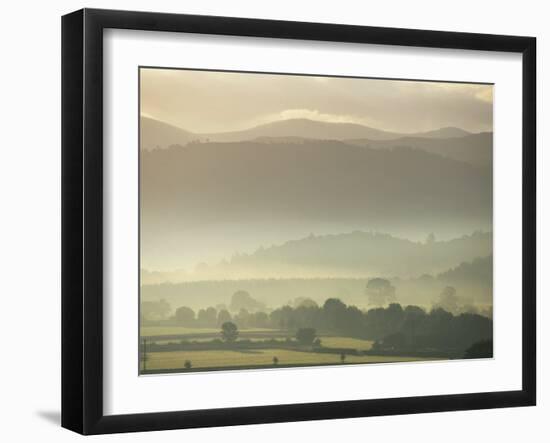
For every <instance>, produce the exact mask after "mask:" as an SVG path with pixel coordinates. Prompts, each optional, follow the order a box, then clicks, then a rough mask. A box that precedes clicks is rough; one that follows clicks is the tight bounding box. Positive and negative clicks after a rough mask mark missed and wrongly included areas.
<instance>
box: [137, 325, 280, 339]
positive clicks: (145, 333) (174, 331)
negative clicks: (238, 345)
mask: <svg viewBox="0 0 550 443" xmlns="http://www.w3.org/2000/svg"><path fill="white" fill-rule="evenodd" d="M270 331H274V329H262V328H251V329H242V330H241V332H243V333H248V332H270ZM219 332H220V328H186V327H185V326H142V328H141V330H140V334H141V336H142V337H155V336H158V335H185V334H212V333H219Z"/></svg>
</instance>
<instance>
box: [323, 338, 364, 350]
mask: <svg viewBox="0 0 550 443" xmlns="http://www.w3.org/2000/svg"><path fill="white" fill-rule="evenodd" d="M319 338H320V339H321V345H322V346H324V347H326V348H349V349H357V350H359V351H368V350H369V349H370V348H372V344H373V343H374V342H373V341H372V340H361V339H359V338H351V337H323V336H321V337H319Z"/></svg>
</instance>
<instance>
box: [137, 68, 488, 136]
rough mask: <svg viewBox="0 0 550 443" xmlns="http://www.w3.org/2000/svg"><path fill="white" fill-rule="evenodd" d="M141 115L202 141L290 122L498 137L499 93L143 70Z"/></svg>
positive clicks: (474, 87)
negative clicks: (493, 132)
mask: <svg viewBox="0 0 550 443" xmlns="http://www.w3.org/2000/svg"><path fill="white" fill-rule="evenodd" d="M140 75H141V114H142V115H143V116H147V117H151V118H154V119H157V120H161V121H164V122H166V123H170V124H172V125H175V126H178V127H180V128H183V129H185V130H188V131H191V132H194V133H216V132H226V131H238V130H243V129H248V128H251V127H254V126H257V125H259V124H264V123H269V122H273V121H278V120H283V119H290V118H309V119H312V120H320V121H328V122H346V123H359V124H363V125H366V126H371V127H374V128H377V129H382V130H385V131H392V132H400V133H414V132H423V131H430V130H434V129H439V128H442V127H447V126H456V127H459V128H462V129H465V130H467V131H470V132H482V131H491V130H492V126H493V121H492V115H493V112H492V108H493V86H492V85H483V84H466V83H444V82H439V83H436V82H422V81H402V80H385V79H383V80H381V79H365V78H359V79H357V78H337V77H314V76H297V75H273V74H255V73H231V72H216V71H212V72H208V71H191V70H179V69H156V68H155V69H151V68H142V69H141V72H140Z"/></svg>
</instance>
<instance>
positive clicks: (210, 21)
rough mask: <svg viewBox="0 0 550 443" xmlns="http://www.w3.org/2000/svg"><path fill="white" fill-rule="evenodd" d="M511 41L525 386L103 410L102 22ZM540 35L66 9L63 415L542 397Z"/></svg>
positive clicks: (84, 426) (257, 413)
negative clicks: (519, 72)
mask: <svg viewBox="0 0 550 443" xmlns="http://www.w3.org/2000/svg"><path fill="white" fill-rule="evenodd" d="M108 28H118V29H132V30H147V31H171V32H186V33H198V34H216V35H226V36H248V37H268V38H280V39H300V40H316V41H329V42H353V43H368V44H378V45H397V46H415V47H430V48H454V49H469V50H480V51H503V52H511V53H519V54H522V64H523V86H522V87H523V98H522V100H523V105H522V106H523V109H522V111H523V114H522V115H523V117H522V118H523V120H522V128H523V139H522V143H523V146H522V149H523V165H522V166H523V190H522V192H523V233H522V236H523V258H522V259H523V268H522V278H523V282H522V285H523V293H522V335H523V336H522V389H521V390H517V391H505V392H479V393H468V394H457V395H435V396H420V397H404V398H392V399H372V400H356V401H333V402H324V403H307V404H283V405H266V406H260V407H237V408H220V409H208V410H190V411H177V412H173V411H172V412H160V413H142V414H131V415H104V413H103V406H102V405H103V373H102V372H103V334H102V328H103V318H102V316H103V287H102V284H103V227H102V225H103V197H102V196H103V147H102V143H103V142H102V139H103V88H102V84H103V78H102V77H103V30H105V29H108ZM535 88H536V39H535V38H533V37H517V36H504V35H485V34H471V33H456V32H441V31H424V30H412V29H391V28H378V27H365V26H350V25H339V24H321V23H302V22H287V21H275V20H257V19H244V18H230V17H211V16H197V15H179V14H163V13H150V12H127V11H110V10H97V9H83V10H79V11H76V12H73V13H71V14H68V15H65V16H64V17H63V18H62V426H63V427H65V428H68V429H71V430H73V431H76V432H79V433H81V434H106V433H116V432H133V431H152V430H163V429H180V428H195V427H211V426H229V425H241V424H255V423H273V422H285V421H287V422H288V421H302V420H320V419H332V418H347V417H363V416H381V415H394V414H413V413H425V412H437V411H458V410H468V409H488V408H502V407H514V406H531V405H535V404H536V118H535V116H536V89H535Z"/></svg>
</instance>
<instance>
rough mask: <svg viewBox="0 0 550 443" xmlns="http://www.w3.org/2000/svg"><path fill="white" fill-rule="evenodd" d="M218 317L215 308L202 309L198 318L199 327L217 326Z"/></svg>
mask: <svg viewBox="0 0 550 443" xmlns="http://www.w3.org/2000/svg"><path fill="white" fill-rule="evenodd" d="M217 315H218V313H217V312H216V309H215V308H212V307H210V308H207V309H201V310H200V311H199V315H198V318H197V321H198V323H199V326H203V327H207V328H209V327H215V326H217Z"/></svg>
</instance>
